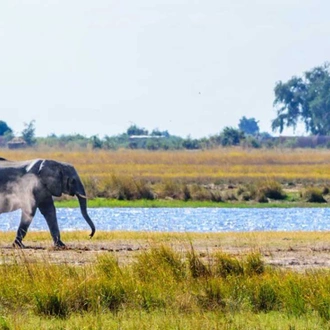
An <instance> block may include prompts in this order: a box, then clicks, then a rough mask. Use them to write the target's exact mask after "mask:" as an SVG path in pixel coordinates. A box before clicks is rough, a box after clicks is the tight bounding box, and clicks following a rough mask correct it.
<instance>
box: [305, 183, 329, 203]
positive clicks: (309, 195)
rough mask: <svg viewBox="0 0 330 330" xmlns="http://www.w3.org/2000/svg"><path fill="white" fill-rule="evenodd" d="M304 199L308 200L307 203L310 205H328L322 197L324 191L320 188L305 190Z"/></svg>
mask: <svg viewBox="0 0 330 330" xmlns="http://www.w3.org/2000/svg"><path fill="white" fill-rule="evenodd" d="M303 197H304V198H305V199H306V202H310V203H326V202H327V201H326V200H325V199H324V197H323V195H322V191H321V190H320V189H319V188H315V187H310V188H307V189H305V191H304V192H303Z"/></svg>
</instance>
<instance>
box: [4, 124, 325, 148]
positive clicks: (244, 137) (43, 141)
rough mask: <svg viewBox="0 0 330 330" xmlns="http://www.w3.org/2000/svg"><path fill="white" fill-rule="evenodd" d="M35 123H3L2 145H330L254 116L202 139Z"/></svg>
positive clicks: (133, 129) (137, 129)
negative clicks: (271, 128)
mask: <svg viewBox="0 0 330 330" xmlns="http://www.w3.org/2000/svg"><path fill="white" fill-rule="evenodd" d="M2 123H4V122H2ZM0 124H1V121H0ZM4 124H5V123H4ZM246 124H248V125H246ZM34 125H35V122H34V121H32V122H31V123H29V124H26V128H25V129H24V130H23V132H22V135H21V136H20V137H17V136H14V135H13V133H12V130H11V129H10V128H9V127H8V126H7V125H6V124H5V126H4V127H3V130H2V131H1V125H0V147H9V148H10V149H20V148H25V147H36V148H47V149H66V150H84V149H89V150H91V149H103V150H117V149H145V150H206V149H214V148H218V147H221V146H222V147H226V146H240V147H244V148H274V147H282V148H316V147H321V148H330V136H301V137H292V136H281V137H273V136H271V135H270V134H269V133H267V132H259V128H258V126H257V122H256V121H255V119H254V118H251V119H247V118H245V117H243V118H242V119H241V121H240V124H239V128H234V127H225V128H224V129H223V130H222V131H221V132H220V133H219V134H215V135H211V136H209V137H203V138H200V139H194V138H192V137H190V136H188V137H186V138H183V137H180V136H176V135H171V134H170V133H169V132H168V131H160V130H158V129H154V130H153V131H151V132H150V133H149V131H148V130H146V129H144V128H140V127H138V126H136V125H131V126H130V127H129V128H128V129H127V131H126V132H124V133H122V134H118V135H114V136H107V135H106V136H104V137H102V138H101V137H99V136H98V135H93V136H91V137H86V136H84V135H82V134H69V135H59V136H58V135H56V134H51V135H49V136H47V137H36V136H35V126H34ZM251 127H252V129H251ZM253 128H254V129H253ZM1 133H2V134H1Z"/></svg>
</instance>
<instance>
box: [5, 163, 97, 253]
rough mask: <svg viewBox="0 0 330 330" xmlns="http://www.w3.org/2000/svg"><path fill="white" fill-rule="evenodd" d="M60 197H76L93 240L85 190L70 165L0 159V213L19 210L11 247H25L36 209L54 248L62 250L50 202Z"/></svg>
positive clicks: (53, 209) (93, 228) (92, 227)
mask: <svg viewBox="0 0 330 330" xmlns="http://www.w3.org/2000/svg"><path fill="white" fill-rule="evenodd" d="M62 194H68V195H71V196H74V195H76V196H77V197H78V200H79V205H80V210H81V213H82V215H83V217H84V218H85V220H86V222H87V223H88V224H89V226H90V227H91V229H92V232H91V234H90V237H92V236H93V235H94V233H95V226H94V223H93V221H92V220H91V218H90V217H89V215H88V213H87V199H86V193H85V189H84V186H83V184H82V182H81V180H80V178H79V176H78V174H77V172H76V170H75V168H74V167H73V166H72V165H70V164H67V163H62V162H56V161H54V160H46V159H35V160H30V161H22V162H12V161H7V160H5V159H3V158H1V159H0V214H1V213H6V212H11V211H15V210H18V209H21V210H22V215H21V222H20V225H19V227H18V230H17V235H16V238H15V241H14V243H13V245H14V246H17V247H21V248H24V245H23V243H22V240H23V238H24V237H25V235H26V233H27V231H28V228H29V226H30V224H31V221H32V219H33V217H34V215H35V213H36V210H37V209H39V210H40V212H41V214H42V215H43V216H44V217H45V219H46V221H47V224H48V227H49V230H50V233H51V235H52V238H53V241H54V244H55V246H56V247H65V244H64V243H63V242H62V241H61V237H60V230H59V228H58V223H57V217H56V209H55V206H54V202H53V196H56V197H59V196H61V195H62Z"/></svg>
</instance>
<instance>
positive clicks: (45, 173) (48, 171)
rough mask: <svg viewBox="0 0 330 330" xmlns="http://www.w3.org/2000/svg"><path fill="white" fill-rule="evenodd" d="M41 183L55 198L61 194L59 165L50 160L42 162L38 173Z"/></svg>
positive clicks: (61, 183)
mask: <svg viewBox="0 0 330 330" xmlns="http://www.w3.org/2000/svg"><path fill="white" fill-rule="evenodd" d="M38 175H39V177H40V180H41V183H42V184H43V185H44V186H45V187H46V188H47V190H48V191H49V192H50V193H51V194H52V195H53V196H56V197H60V196H61V195H62V192H63V173H62V167H61V164H59V163H58V162H55V161H52V160H44V161H43V163H42V164H41V165H40V169H39V173H38Z"/></svg>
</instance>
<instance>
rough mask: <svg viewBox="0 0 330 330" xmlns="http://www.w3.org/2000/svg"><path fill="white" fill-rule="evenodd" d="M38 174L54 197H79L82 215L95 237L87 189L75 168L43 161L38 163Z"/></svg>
mask: <svg viewBox="0 0 330 330" xmlns="http://www.w3.org/2000/svg"><path fill="white" fill-rule="evenodd" d="M36 174H37V175H38V176H39V177H40V181H41V183H42V184H43V185H44V187H45V188H46V189H47V190H48V191H49V193H50V194H51V195H52V196H56V197H60V196H61V195H62V194H67V195H70V196H77V198H78V201H79V206H80V210H81V213H82V215H83V217H84V219H85V220H86V222H87V223H88V224H89V226H90V227H91V229H92V232H91V234H90V237H93V235H94V233H95V226H94V223H93V221H92V220H91V218H90V217H89V215H88V213H87V199H86V192H85V188H84V186H83V184H82V182H81V180H80V178H79V175H78V173H77V171H76V170H75V168H74V167H73V166H72V165H70V164H67V163H61V162H56V161H53V160H43V161H39V162H38V166H37V173H36Z"/></svg>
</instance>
